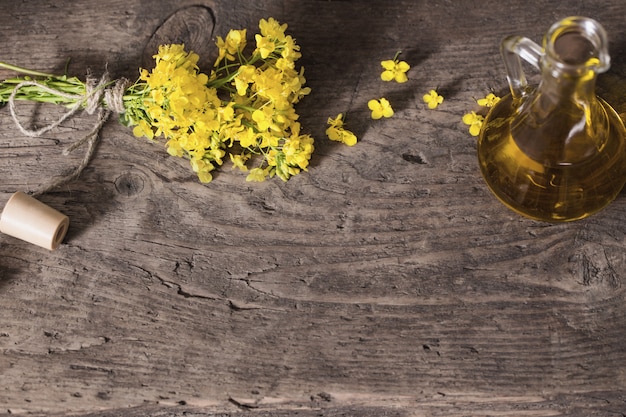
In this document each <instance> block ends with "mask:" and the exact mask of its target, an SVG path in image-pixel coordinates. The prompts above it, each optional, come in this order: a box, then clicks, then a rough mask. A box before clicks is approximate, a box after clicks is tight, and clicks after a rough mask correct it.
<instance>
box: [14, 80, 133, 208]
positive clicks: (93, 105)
mask: <svg viewBox="0 0 626 417" xmlns="http://www.w3.org/2000/svg"><path fill="white" fill-rule="evenodd" d="M128 84H129V81H128V80H127V79H125V78H122V79H119V80H117V81H115V82H114V83H111V80H110V78H109V75H108V73H104V75H103V76H102V77H100V79H97V78H95V77H93V76H91V75H90V74H87V78H86V81H85V94H84V95H76V94H68V93H65V92H63V91H58V90H56V89H53V88H50V87H48V86H46V85H44V84H41V83H39V82H37V81H23V82H21V83H19V84H18V85H16V86H15V88H14V89H13V91H12V93H11V95H10V96H9V110H10V112H11V117H12V118H13V121H14V122H15V124H16V126H17V128H18V129H19V130H20V132H22V133H23V134H24V135H26V136H30V137H40V136H41V135H43V134H44V133H46V132H49V131H50V130H52V129H54V128H56V127H57V126H59V125H60V124H61V123H63V122H64V121H65V120H67V119H68V118H69V117H71V116H73V115H74V114H75V113H76V112H78V110H80V109H81V108H84V110H85V111H86V112H87V114H94V113H96V112H97V120H96V123H95V124H94V126H93V128H92V129H91V131H89V133H88V134H87V135H85V136H84V137H83V138H80V139H78V140H76V141H75V142H73V143H71V144H70V145H69V146H68V147H67V148H65V149H64V150H63V155H69V154H70V152H72V151H74V150H75V149H76V148H78V147H80V146H81V145H83V144H84V143H87V144H88V146H87V149H86V151H85V156H84V157H83V159H82V161H81V162H80V164H79V165H78V166H77V167H76V168H75V169H74V170H73V171H72V172H70V173H69V174H66V175H63V176H61V177H59V178H56V179H54V180H53V181H51V182H49V183H48V184H47V185H45V186H44V187H42V188H40V189H38V190H35V191H33V192H30V193H29V194H31V195H34V196H37V195H41V194H44V193H46V192H48V191H50V190H52V189H54V188H56V187H59V186H61V185H63V184H66V183H68V182H70V181H72V180H74V179H76V178H78V177H79V176H80V174H81V172H83V170H84V169H85V168H86V167H87V165H89V162H90V161H91V159H92V157H93V154H94V152H95V149H96V146H97V144H98V139H99V133H100V130H101V129H102V126H104V123H105V122H106V121H107V120H108V119H109V117H110V116H111V113H113V112H114V113H118V114H120V113H124V111H125V108H124V100H123V97H124V91H125V90H126V87H127V86H128ZM26 86H35V87H37V88H39V89H41V90H44V91H47V92H49V93H52V94H54V95H56V96H59V97H62V98H65V99H67V100H69V101H74V104H73V105H72V107H70V108H69V109H68V111H67V112H65V113H64V114H63V115H61V117H59V118H58V119H57V120H55V121H53V122H52V123H49V124H47V125H45V126H43V127H41V128H39V129H29V128H26V127H25V126H24V125H23V124H22V123H21V122H20V120H19V118H18V115H17V112H16V110H15V98H16V95H17V93H18V92H19V90H20V89H22V88H23V87H26Z"/></svg>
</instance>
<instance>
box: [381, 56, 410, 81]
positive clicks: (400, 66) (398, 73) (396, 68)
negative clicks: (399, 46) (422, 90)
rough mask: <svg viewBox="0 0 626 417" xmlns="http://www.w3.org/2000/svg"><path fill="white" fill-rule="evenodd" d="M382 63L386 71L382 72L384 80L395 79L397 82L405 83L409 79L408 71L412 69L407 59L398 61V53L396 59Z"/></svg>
mask: <svg viewBox="0 0 626 417" xmlns="http://www.w3.org/2000/svg"><path fill="white" fill-rule="evenodd" d="M380 65H381V66H382V67H383V69H384V71H383V72H382V73H381V74H380V78H381V79H382V80H383V81H391V80H395V81H396V82H397V83H405V82H407V81H408V80H409V78H408V77H407V75H406V72H407V71H408V70H409V69H411V67H410V66H409V64H407V63H406V62H405V61H398V59H397V55H396V58H394V59H388V60H386V61H382V62H381V63H380Z"/></svg>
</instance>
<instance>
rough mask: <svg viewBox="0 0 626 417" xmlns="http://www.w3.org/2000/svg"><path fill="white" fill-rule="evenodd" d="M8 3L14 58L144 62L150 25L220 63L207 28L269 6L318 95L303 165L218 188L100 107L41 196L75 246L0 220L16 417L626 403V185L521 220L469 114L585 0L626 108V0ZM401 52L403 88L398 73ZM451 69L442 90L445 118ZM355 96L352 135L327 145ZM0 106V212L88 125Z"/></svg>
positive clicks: (1, 337) (230, 179) (113, 64)
mask: <svg viewBox="0 0 626 417" xmlns="http://www.w3.org/2000/svg"><path fill="white" fill-rule="evenodd" d="M60 4H68V5H65V6H61V5H60ZM69 4H71V6H70V5H69ZM2 6H3V7H2V12H1V13H0V39H1V42H2V43H1V46H0V51H1V54H0V55H1V59H2V60H5V61H9V62H13V63H16V64H19V65H23V66H27V67H32V68H36V69H39V70H42V71H49V72H54V71H56V72H59V71H63V69H64V67H65V65H66V61H67V59H68V58H70V59H71V61H70V64H69V72H70V73H72V74H75V75H82V74H84V73H85V71H86V70H87V69H91V70H92V71H93V72H95V73H102V71H104V68H105V67H107V68H108V71H109V72H110V73H111V74H112V75H113V76H115V77H121V76H126V77H130V78H134V77H136V75H137V68H138V67H139V66H141V65H145V62H146V58H145V57H146V56H148V57H149V54H150V48H151V47H154V46H155V42H156V43H158V42H161V41H162V40H163V41H167V40H168V39H169V40H171V41H185V42H187V43H188V44H189V45H194V47H195V48H196V49H198V50H199V51H202V53H203V57H206V56H207V55H210V54H212V53H215V51H214V50H213V49H212V47H211V44H210V42H209V41H210V40H211V39H212V38H213V37H214V36H216V35H222V36H224V35H225V34H226V32H227V31H228V29H230V28H243V27H246V28H248V30H249V33H253V32H255V31H256V25H257V23H258V20H259V19H260V18H261V17H269V16H273V17H275V18H276V19H278V20H280V21H282V22H286V23H288V24H289V33H291V34H292V35H293V36H294V37H295V38H296V39H297V41H298V43H299V44H300V45H301V47H302V52H303V58H302V60H301V63H302V65H304V66H305V68H306V75H307V79H308V85H309V86H310V87H311V88H312V89H313V92H312V94H311V95H310V96H309V97H306V98H305V99H304V100H303V101H302V102H301V103H300V105H299V107H298V111H299V113H300V114H301V121H302V124H303V129H304V130H305V131H307V132H309V133H311V134H312V135H313V136H315V137H316V140H317V141H316V152H315V155H314V158H313V160H312V164H311V167H310V170H309V172H308V173H305V174H303V175H299V176H297V177H295V178H293V179H292V180H290V181H289V182H287V183H283V182H282V181H280V180H279V179H275V180H272V181H269V182H266V183H262V184H250V183H246V182H245V181H244V178H245V177H244V175H242V174H241V173H239V172H237V171H231V170H230V168H228V167H227V166H225V167H224V169H222V170H221V171H220V173H219V175H218V176H217V177H216V179H215V180H214V181H213V182H212V183H211V184H209V185H201V184H199V183H198V182H197V181H196V180H195V178H194V176H193V174H192V173H191V172H190V171H189V169H188V167H187V163H186V162H185V161H182V160H177V159H174V158H170V157H167V155H166V153H165V152H164V150H163V148H162V147H161V146H159V145H155V144H150V143H147V142H144V141H142V140H138V139H135V138H134V137H133V136H132V134H131V133H130V132H129V131H128V130H127V129H126V128H124V127H122V126H119V125H118V124H117V123H116V122H115V121H113V120H111V121H109V123H107V125H106V126H105V128H104V130H103V131H102V142H101V144H100V146H99V148H98V151H97V155H96V157H95V159H94V160H93V162H92V163H91V165H90V166H89V167H88V168H87V169H86V171H85V172H84V173H83V175H82V176H81V177H80V178H79V179H78V180H76V181H74V182H72V183H70V184H68V185H67V186H65V187H62V188H61V189H58V190H56V191H54V192H51V193H49V194H47V195H44V196H42V197H41V200H42V201H44V202H45V203H47V204H49V205H51V206H52V207H55V208H56V209H58V210H60V211H62V212H64V213H66V214H67V215H68V216H69V217H70V219H71V226H70V231H69V233H68V236H67V238H66V240H65V243H64V244H63V245H62V246H61V247H60V249H58V250H57V251H54V252H49V251H47V250H45V249H40V248H38V247H34V246H32V245H29V244H28V243H24V242H22V241H19V240H16V239H14V238H11V237H8V236H0V275H1V278H0V299H1V301H0V413H4V414H12V415H15V414H17V415H20V414H45V415H67V414H76V415H84V416H99V417H103V416H114V415H125V416H147V415H151V416H183V415H185V416H239V417H241V416H270V415H271V416H294V415H298V416H305V417H309V416H311V417H312V416H319V415H324V416H367V417H374V416H376V417H380V416H487V415H489V416H580V417H589V416H624V415H626V343H624V337H625V335H626V303H625V301H626V300H625V291H626V285H625V284H626V242H625V239H624V237H625V235H624V233H625V230H626V223H625V222H624V218H625V215H626V198H624V194H623V193H622V195H621V196H620V197H619V198H618V199H617V200H616V201H615V202H614V203H613V204H612V205H610V206H609V207H608V208H607V209H606V210H605V211H603V212H601V213H599V214H597V215H595V216H593V217H591V218H589V219H587V220H584V221H579V222H575V223H571V224H557V225H553V224H546V223H541V222H535V221H531V220H527V219H524V218H521V217H519V216H517V215H515V214H513V213H512V212H510V211H508V210H507V209H506V208H504V207H503V206H502V205H500V204H499V203H498V202H496V200H495V199H494V198H493V197H492V196H491V195H490V193H489V192H488V190H487V189H486V187H485V185H484V183H483V181H482V179H481V176H480V173H479V170H478V165H477V162H476V152H475V143H476V141H475V139H474V138H472V137H470V136H469V134H468V132H467V127H466V126H465V125H463V124H462V122H461V117H462V115H463V113H465V112H467V111H469V110H476V109H477V107H476V105H475V102H474V101H473V100H474V99H476V98H480V97H482V96H484V95H485V94H486V93H488V92H489V91H492V90H493V91H496V92H504V91H505V90H506V84H505V78H504V72H503V67H502V65H501V61H500V57H499V52H498V48H499V42H500V40H501V39H502V37H503V36H505V35H508V34H521V35H525V36H529V37H531V38H532V39H534V40H536V41H538V42H539V41H540V39H541V36H542V35H543V33H545V31H546V30H547V28H548V27H549V26H550V25H551V24H552V23H553V22H555V21H556V20H558V19H560V18H562V17H565V16H568V15H586V16H590V17H593V18H596V19H597V20H599V21H600V22H601V23H602V24H603V26H604V27H605V28H606V29H607V31H608V32H609V36H610V39H611V54H612V57H613V66H612V68H611V70H610V72H609V73H607V74H605V75H603V76H601V78H600V81H599V89H600V91H601V93H602V94H604V96H605V98H607V99H608V101H609V102H611V103H612V104H614V105H615V106H616V107H617V108H618V110H619V111H620V112H626V94H625V92H626V26H624V15H625V13H626V6H625V5H624V2H623V0H598V1H594V2H590V1H579V0H571V1H567V0H566V1H559V2H554V1H548V0H529V1H527V2H518V1H506V0H498V1H495V0H484V1H481V2H474V1H448V0H436V1H435V0H430V1H426V0H415V1H410V0H394V1H388V0H378V1H321V0H320V1H314V0H300V1H296V0H283V1H278V0H276V1H270V0H262V1H247V0H237V1H233V0H214V1H206V0H181V1H175V2H173V1H167V0H149V1H148V0H123V1H122V0H98V1H96V0H78V1H74V2H57V1H54V0H36V1H29V2H10V1H5V2H3V4H2ZM191 6H194V7H196V8H193V9H186V8H187V7H191ZM168 19H169V20H168ZM213 19H214V21H215V25H214V30H213V32H212V31H211V29H212V28H213V23H212V21H213ZM155 33H156V35H154V36H153V34H155ZM397 50H402V51H403V52H402V58H403V59H405V60H406V61H408V62H409V63H410V64H411V65H412V69H411V71H410V72H409V77H410V81H409V82H408V83H406V84H390V83H383V82H382V81H380V79H379V75H380V70H381V69H380V61H381V60H383V59H389V58H391V57H393V55H394V54H395V52H396V51H397ZM205 59H206V61H205V62H211V60H212V58H210V59H209V58H205ZM10 75H11V74H10V73H8V72H7V71H1V72H0V76H2V78H5V77H8V76H10ZM435 87H438V90H439V92H440V93H442V95H444V96H445V98H446V99H445V102H444V103H443V104H442V105H441V107H440V108H439V109H437V110H434V111H430V110H427V109H426V108H425V106H424V103H423V102H422V100H421V97H422V95H423V94H424V93H426V92H427V91H428V90H429V89H431V88H435ZM383 96H384V97H387V98H389V99H390V101H391V102H392V104H393V105H394V107H395V109H396V115H395V116H394V117H393V118H391V119H388V120H380V121H372V120H371V119H370V118H369V112H368V110H367V106H366V103H367V101H368V100H369V99H371V98H379V97H383ZM20 111H21V112H23V113H21V114H23V116H24V117H25V118H26V120H28V118H29V117H30V116H29V114H33V116H32V117H33V119H34V120H35V122H38V123H40V124H41V123H45V122H49V121H51V120H53V119H54V117H56V116H58V114H59V111H58V110H57V109H50V108H48V107H46V106H43V107H42V106H37V107H35V108H29V107H28V106H23V107H20ZM339 112H348V117H349V123H350V127H352V129H353V130H354V131H355V132H356V133H357V134H358V135H359V137H360V142H359V143H358V144H357V145H356V146H354V147H352V148H349V147H346V146H344V145H341V144H336V143H330V142H329V141H328V140H327V139H325V136H324V129H325V123H326V119H327V118H328V117H329V116H335V115H336V114H337V113H339ZM0 118H1V119H0V120H1V122H0V200H1V201H0V204H2V205H4V203H5V201H6V200H7V199H8V197H9V195H10V194H11V193H13V192H14V191H16V190H30V189H32V188H35V187H36V186H37V185H39V184H41V183H42V182H44V181H45V180H47V179H48V178H50V177H53V176H55V175H59V174H61V173H63V172H65V171H66V170H68V169H70V168H71V167H72V166H74V165H76V164H77V163H78V161H79V159H80V157H81V155H80V152H76V153H74V154H72V155H71V156H69V157H64V156H63V155H62V154H61V151H62V149H63V146H64V145H66V144H67V143H69V142H70V141H71V140H72V139H73V138H76V137H77V136H79V135H81V133H84V132H85V131H86V130H88V129H89V126H90V125H91V123H93V119H92V118H90V117H88V116H79V117H75V118H73V119H72V120H70V121H67V122H66V123H64V124H63V126H62V127H60V128H58V129H56V130H54V131H53V132H50V133H48V134H46V135H45V136H44V137H41V138H36V139H34V138H27V137H24V136H22V135H20V134H19V133H18V131H17V129H16V128H15V126H14V125H13V122H12V121H11V119H10V115H9V113H8V110H7V109H2V110H0Z"/></svg>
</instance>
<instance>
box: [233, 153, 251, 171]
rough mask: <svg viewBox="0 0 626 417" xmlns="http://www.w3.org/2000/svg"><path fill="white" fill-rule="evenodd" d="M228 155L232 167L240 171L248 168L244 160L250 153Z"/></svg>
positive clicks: (246, 159)
mask: <svg viewBox="0 0 626 417" xmlns="http://www.w3.org/2000/svg"><path fill="white" fill-rule="evenodd" d="M229 156H230V160H231V162H232V163H233V168H239V169H240V170H242V171H247V170H248V167H247V166H246V162H247V161H248V159H249V158H250V155H246V154H240V155H234V154H232V153H231V154H229Z"/></svg>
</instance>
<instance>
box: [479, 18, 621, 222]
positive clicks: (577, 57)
mask: <svg viewBox="0 0 626 417" xmlns="http://www.w3.org/2000/svg"><path fill="white" fill-rule="evenodd" d="M607 44H608V43H607V39H606V34H605V32H604V29H603V28H602V27H601V26H600V25H599V24H598V23H597V22H595V21H594V20H592V19H588V18H584V17H570V18H567V19H564V20H562V21H560V22H558V23H556V24H555V25H553V26H552V28H550V30H549V32H548V33H547V34H546V36H545V38H544V43H543V47H539V46H538V45H537V44H535V43H534V42H532V41H531V40H529V39H527V38H524V37H509V38H507V39H505V40H504V42H503V43H502V53H503V58H504V63H505V67H506V70H507V79H508V81H509V85H510V88H511V94H510V95H508V96H506V97H504V98H503V99H502V100H500V101H499V102H498V103H497V104H496V105H495V106H494V107H493V108H492V109H491V111H490V112H489V114H488V115H487V117H486V118H485V121H484V123H483V127H482V129H481V133H480V137H479V140H478V159H479V163H480V168H481V171H482V174H483V177H484V179H485V181H486V183H487V185H488V186H489V188H490V189H491V191H492V192H493V193H494V194H495V195H496V196H497V197H498V199H499V200H500V201H501V202H502V203H504V204H505V205H506V206H508V207H509V208H511V209H512V210H514V211H515V212H517V213H519V214H522V215H524V216H527V217H530V218H533V219H536V220H544V221H552V222H562V221H571V220H577V219H582V218H585V217H587V216H589V215H591V214H593V213H595V212H597V211H599V210H601V209H602V208H604V207H605V206H606V205H607V204H609V203H610V202H611V201H612V200H614V199H615V197H616V196H617V195H618V194H619V192H620V190H621V189H622V188H623V186H624V183H626V142H625V140H626V131H625V129H624V125H623V123H622V121H621V119H620V118H619V116H618V115H617V113H616V112H615V111H614V110H613V109H612V108H611V107H610V106H609V104H607V103H606V102H605V101H604V100H602V99H600V98H598V97H597V96H596V95H595V81H596V77H597V74H599V73H601V72H604V71H606V70H607V69H608V67H609V65H610V59H609V56H608V53H607ZM520 58H522V59H524V60H525V61H527V62H529V63H531V64H532V65H533V66H535V67H537V68H538V69H540V71H541V81H540V83H539V85H538V86H537V87H536V88H532V87H530V86H529V85H528V84H527V82H526V79H525V75H524V72H523V70H522V66H521V60H520Z"/></svg>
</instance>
